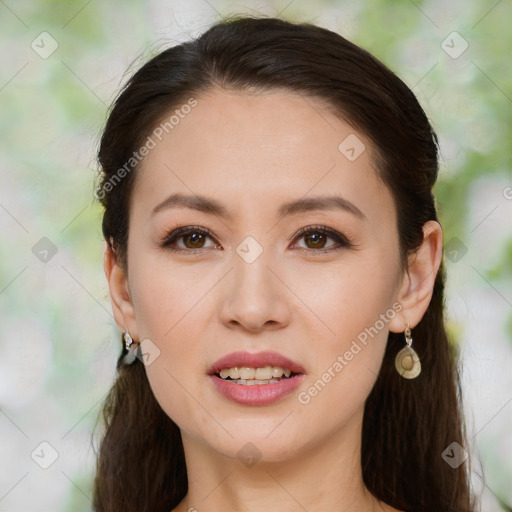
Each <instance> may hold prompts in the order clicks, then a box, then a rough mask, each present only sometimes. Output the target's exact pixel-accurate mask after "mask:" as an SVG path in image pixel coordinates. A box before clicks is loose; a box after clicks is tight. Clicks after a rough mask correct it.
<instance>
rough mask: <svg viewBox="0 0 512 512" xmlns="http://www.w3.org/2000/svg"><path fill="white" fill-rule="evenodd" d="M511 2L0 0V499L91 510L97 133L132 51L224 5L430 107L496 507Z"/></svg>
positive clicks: (472, 439) (511, 382)
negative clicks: (376, 71)
mask: <svg viewBox="0 0 512 512" xmlns="http://www.w3.org/2000/svg"><path fill="white" fill-rule="evenodd" d="M511 12H512V9H511V3H510V1H508V0H501V1H490V2H487V1H482V0H480V1H476V0H464V1H462V0H458V1H454V0H442V1H441V0H436V1H434V0H431V1H417V2H413V1H412V0H411V1H380V0H373V1H369V0H365V1H328V0H316V1H315V2H306V1H305V0H292V1H290V0H285V1H261V2H247V1H240V2H230V1H220V0H219V1H213V0H210V1H206V0H193V1H192V0H191V1H186V2H185V1H163V0H150V1H147V2H135V1H125V2H121V1H120V0H113V1H109V2H106V1H103V2H100V1H99V0H89V1H87V0H85V1H84V0H80V1H78V0H77V1H72V0H70V1H50V0H44V1H43V0H38V1H35V0H33V1H23V0H20V1H14V0H5V1H0V48H1V52H2V60H1V64H0V129H1V132H0V133H1V137H0V144H1V152H0V172H1V178H0V229H1V231H0V233H1V235H0V310H1V322H0V354H1V357H0V511H9V512H18V511H20V512H21V511H24V512H26V511H27V510H30V511H49V510H51V511H70V510H73V511H88V510H91V501H90V500H91V492H92V477H93V472H94V462H95V455H94V451H93V450H92V448H91V439H90V437H91V433H92V432H93V428H94V425H95V422H96V418H97V415H98V413H99V410H100V406H101V403H102V401H103V399H104V397H105V395H106V393H107V391H108V389H109V387H110V385H111V383H112V380H113V378H114V374H115V373H114V370H115V361H116V358H117V355H118V353H119V350H120V347H119V330H118V328H117V327H116V325H115V322H114V319H113V316H112V313H111V308H110V302H109V299H108V289H107V285H106V280H105V277H104V274H103V266H102V265H103V261H102V256H103V243H102V236H101V229H100V224H101V213H102V212H101V209H100V207H99V205H98V204H97V203H96V201H95V199H94V197H93V188H94V181H95V174H96V164H95V152H96V149H97V144H98V138H99V135H100V133H101V129H102V126H103V124H104V122H105V119H106V112H107V107H108V105H109V104H110V102H111V101H112V99H113V97H114V96H115V94H116V92H117V91H118V90H119V87H120V85H121V84H122V82H123V77H126V75H125V72H126V70H127V69H128V68H129V66H130V65H131V64H132V63H133V62H134V60H135V59H136V58H137V57H140V56H141V55H144V54H145V55H147V54H148V49H154V48H156V47H160V45H162V44H163V45H173V44H176V43H179V42H182V41H185V40H188V39H190V38H191V37H195V36H197V35H199V34H200V33H201V32H202V31H203V30H204V29H206V27H207V26H209V25H210V24H211V23H213V22H215V21H217V20H219V19H220V18H221V17H224V16H226V15H230V14H234V13H253V14H257V13H262V14H268V15H281V16H282V17H284V18H287V19H290V20H294V21H310V22H313V23H316V24H319V25H322V26H324V27H326V28H330V29H331V30H335V31H337V32H339V33H340V34H342V35H343V36H345V37H347V38H348V39H351V40H353V41H354V42H356V43H357V44H359V45H361V46H362V47H364V48H366V49H368V50H369V51H370V52H372V53H373V54H374V55H376V56H377V57H378V58H379V59H381V60H382V61H383V62H384V63H385V64H387V65H388V66H389V67H390V68H391V69H392V70H394V71H395V72H396V73H397V74H398V75H399V76H400V77H401V78H402V79H403V80H404V81H405V82H406V83H407V84H408V85H409V86H410V87H411V88H412V89H413V91H414V92H415V93H416V95H417V96H418V98H419V100H420V102H421V103H422V105H423V107H424V109H425V111H426V112H427V114H428V115H429V117H430V119H431V121H432V123H433V126H434V128H435V130H436V131H437V133H438V136H439V139H440V143H441V153H442V159H441V174H440V180H439V183H438V185H437V187H436V193H437V201H438V208H439V212H440V217H441V221H442V224H443V226H444V230H445V257H446V264H447V271H448V289H447V311H448V317H449V328H450V332H451V333H452V335H453V340H454V343H457V345H458V347H459V349H460V353H461V362H462V366H463V371H462V378H463V385H464V396H463V398H464V404H465V409H466V419H467V424H468V440H469V444H468V446H467V447H466V449H467V450H468V451H470V452H471V453H472V456H473V480H474V485H475V491H476V493H477V494H478V495H479V496H480V499H481V501H482V510H484V511H486V512H498V511H502V510H505V508H504V507H503V506H502V505H500V503H499V500H500V499H501V500H502V502H506V503H508V504H509V506H512V486H510V482H512V463H511V460H512V435H511V432H512V374H511V372H510V368H512V172H511V168H510V167H511V165H510V163H511V162H510V154H511V147H510V141H511V104H512V99H511V98H512V92H511V91H512V87H511V85H512V84H511V82H512V81H511V68H510V61H511V59H510V54H511V51H510V50H511V29H510V27H511ZM137 62H140V61H137ZM134 66H135V67H136V66H137V63H135V64H134ZM132 69H133V66H132ZM441 428H442V427H441ZM41 443H43V444H41Z"/></svg>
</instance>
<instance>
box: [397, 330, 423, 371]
mask: <svg viewBox="0 0 512 512" xmlns="http://www.w3.org/2000/svg"><path fill="white" fill-rule="evenodd" d="M404 336H405V342H406V343H407V346H405V347H404V348H403V349H402V350H400V352H398V354H397V355H396V358H395V368H396V371H397V372H398V373H399V374H400V375H401V376H402V377H403V378H404V379H415V378H416V377H417V376H418V375H419V374H420V373H421V363H420V358H419V357H418V354H417V353H416V351H415V350H414V349H413V348H412V347H411V345H412V337H411V326H410V325H409V324H407V328H406V329H405V331H404Z"/></svg>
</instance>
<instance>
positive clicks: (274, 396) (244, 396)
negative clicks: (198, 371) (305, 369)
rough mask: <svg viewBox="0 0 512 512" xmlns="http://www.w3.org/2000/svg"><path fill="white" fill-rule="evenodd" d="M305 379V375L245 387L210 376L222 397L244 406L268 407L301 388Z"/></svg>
mask: <svg viewBox="0 0 512 512" xmlns="http://www.w3.org/2000/svg"><path fill="white" fill-rule="evenodd" d="M303 378H304V375H303V374H301V375H296V376H295V377H291V378H289V379H283V380H280V381H279V382H273V383H272V384H254V385H253V386H244V385H243V384H235V383H234V382H233V381H229V380H223V379H221V378H220V377H217V376H216V375H210V379H211V380H212V382H213V384H214V385H215V388H216V389H217V391H218V392H219V393H220V394H221V395H222V396H224V397H225V398H227V399H228V400H232V401H233V402H236V403H237V404H244V405H268V404H272V403H274V402H277V401H278V400H280V399H281V398H283V397H285V396H286V395H288V394H290V393H291V392H292V391H293V390H294V389H296V388H297V387H298V386H300V384H301V382H302V380H303Z"/></svg>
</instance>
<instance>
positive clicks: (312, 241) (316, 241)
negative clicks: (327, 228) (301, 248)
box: [304, 233, 328, 249]
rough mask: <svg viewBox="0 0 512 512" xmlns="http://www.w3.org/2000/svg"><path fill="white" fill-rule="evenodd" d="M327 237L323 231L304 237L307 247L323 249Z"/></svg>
mask: <svg viewBox="0 0 512 512" xmlns="http://www.w3.org/2000/svg"><path fill="white" fill-rule="evenodd" d="M327 238H328V237H327V236H326V235H325V234H324V233H313V234H311V235H306V236H305V237H304V239H305V240H306V245H307V246H308V249H323V248H324V246H325V242H326V239H327Z"/></svg>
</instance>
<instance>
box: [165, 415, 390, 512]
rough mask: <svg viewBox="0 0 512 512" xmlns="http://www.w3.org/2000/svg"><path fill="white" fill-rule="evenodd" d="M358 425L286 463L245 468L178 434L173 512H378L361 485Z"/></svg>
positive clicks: (262, 463) (357, 421) (357, 420)
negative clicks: (179, 464)
mask: <svg viewBox="0 0 512 512" xmlns="http://www.w3.org/2000/svg"><path fill="white" fill-rule="evenodd" d="M361 425H362V414H361V415H360V416H358V417H357V418H354V419H353V421H352V423H351V424H349V425H345V426H344V427H343V428H342V429H340V430H339V431H336V432H333V433H332V435H331V436H329V438H328V441H327V442H326V441H325V440H323V442H322V443H320V442H319V443H314V442H311V443H310V445H309V446H304V447H302V448H301V449H300V450H297V452H296V454H295V455H293V456H292V457H290V458H286V460H280V461H271V462H270V461H266V460H265V457H264V456H263V458H262V459H260V460H259V461H258V462H257V463H256V464H254V465H252V466H250V467H248V466H246V465H244V464H243V463H242V462H241V461H240V460H238V459H236V458H231V457H226V456H223V455H221V454H219V453H218V452H216V451H215V450H212V449H211V448H210V447H209V446H206V445H204V444H202V443H199V442H197V440H195V439H193V438H191V437H190V436H188V435H187V434H186V433H184V432H183V431H182V439H183V446H184V449H185V456H186V461H187V476H188V484H189V485H188V493H187V496H186V497H185V498H184V499H183V501H182V502H181V503H180V505H179V507H178V508H176V509H175V512H189V511H190V512H194V511H200V512H218V511H219V510H237V511H240V510H243V511H244V512H260V511H261V510H279V511H280V512H292V511H293V512H296V511H297V510H308V511H309V512H315V511H322V512H325V511H326V510H329V511H331V510H332V511H337V512H338V511H350V512H370V511H373V510H375V512H377V511H380V510H384V509H383V508H381V507H379V506H378V505H377V500H376V499H375V498H374V497H373V496H372V495H371V494H370V493H369V491H368V490H367V489H366V488H365V486H364V483H363V478H362V471H361V458H360V457H361V455H360V451H361ZM355 440H357V442H355ZM242 444H243V443H242ZM263 455H264V454H263Z"/></svg>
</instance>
